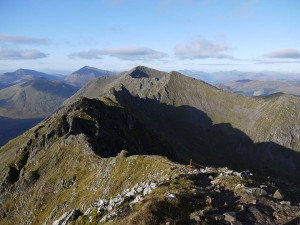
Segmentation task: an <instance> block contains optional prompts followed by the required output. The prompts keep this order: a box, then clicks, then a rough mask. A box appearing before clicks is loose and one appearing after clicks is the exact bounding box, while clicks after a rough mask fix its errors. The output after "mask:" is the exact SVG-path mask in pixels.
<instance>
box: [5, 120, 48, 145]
mask: <svg viewBox="0 0 300 225" xmlns="http://www.w3.org/2000/svg"><path fill="white" fill-rule="evenodd" d="M41 121H42V119H40V118H35V119H11V118H7V117H2V116H0V147H2V146H3V145H5V144H6V143H7V142H8V141H9V140H11V139H13V138H15V137H17V136H19V135H21V134H22V133H24V132H25V131H27V130H28V129H30V128H31V127H33V126H34V125H36V124H38V123H39V122H41Z"/></svg>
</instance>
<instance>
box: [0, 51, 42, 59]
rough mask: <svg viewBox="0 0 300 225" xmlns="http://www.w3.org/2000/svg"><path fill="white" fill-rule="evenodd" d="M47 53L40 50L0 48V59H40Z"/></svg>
mask: <svg viewBox="0 0 300 225" xmlns="http://www.w3.org/2000/svg"><path fill="white" fill-rule="evenodd" d="M46 57H47V55H46V54H45V53H42V52H40V51H38V50H30V49H26V50H19V49H0V60H22V59H40V58H46Z"/></svg>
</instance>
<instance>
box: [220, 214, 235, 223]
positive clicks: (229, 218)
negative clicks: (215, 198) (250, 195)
mask: <svg viewBox="0 0 300 225" xmlns="http://www.w3.org/2000/svg"><path fill="white" fill-rule="evenodd" d="M223 215H224V216H225V218H224V220H225V221H228V222H234V221H236V213H235V212H226V213H223Z"/></svg>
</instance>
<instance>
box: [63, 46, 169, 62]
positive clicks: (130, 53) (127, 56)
mask: <svg viewBox="0 0 300 225" xmlns="http://www.w3.org/2000/svg"><path fill="white" fill-rule="evenodd" d="M102 56H111V57H116V58H118V59H121V60H154V59H161V58H164V57H167V56H168V55H167V54H166V53H163V52H159V51H156V50H153V49H150V48H144V47H127V48H107V49H93V50H89V51H81V52H75V53H72V54H70V55H69V57H70V58H83V59H101V57H102Z"/></svg>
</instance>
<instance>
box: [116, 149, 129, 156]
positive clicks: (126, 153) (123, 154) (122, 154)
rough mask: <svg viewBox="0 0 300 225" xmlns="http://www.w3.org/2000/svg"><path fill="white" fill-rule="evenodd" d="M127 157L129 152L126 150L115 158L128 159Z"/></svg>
mask: <svg viewBox="0 0 300 225" xmlns="http://www.w3.org/2000/svg"><path fill="white" fill-rule="evenodd" d="M128 156H129V152H128V151H126V150H122V151H121V152H120V153H119V154H118V155H117V157H128Z"/></svg>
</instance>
